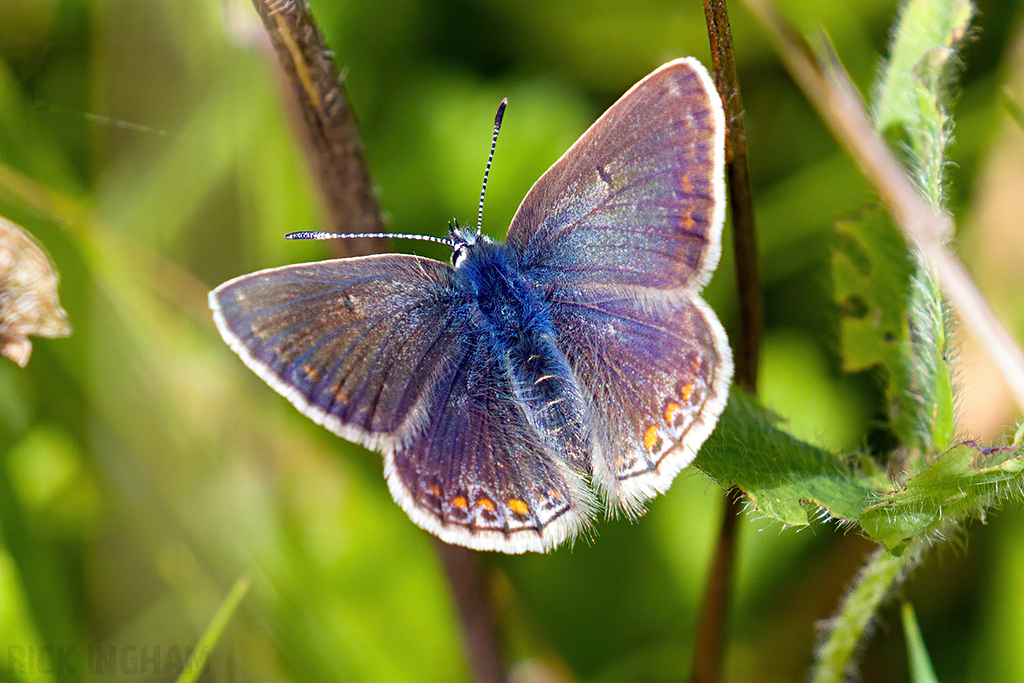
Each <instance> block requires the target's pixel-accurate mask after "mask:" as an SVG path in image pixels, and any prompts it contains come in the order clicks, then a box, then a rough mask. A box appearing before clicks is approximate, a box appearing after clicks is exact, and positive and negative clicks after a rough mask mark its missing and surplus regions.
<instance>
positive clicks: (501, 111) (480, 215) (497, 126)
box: [476, 97, 508, 237]
mask: <svg viewBox="0 0 1024 683" xmlns="http://www.w3.org/2000/svg"><path fill="white" fill-rule="evenodd" d="M507 105H508V98H507V97H506V98H504V99H502V100H501V104H499V105H498V113H497V114H495V115H494V135H492V136H491V153H490V154H488V155H487V166H486V167H485V168H484V186H483V187H482V188H481V189H480V207H479V208H478V209H477V213H476V236H477V237H479V236H480V231H481V230H483V227H484V194H486V193H487V176H488V174H490V172H491V162H492V161H494V148H495V147H497V146H498V131H500V130H501V117H503V116H504V115H505V107H506V106H507Z"/></svg>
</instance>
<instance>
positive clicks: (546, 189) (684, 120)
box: [508, 58, 725, 288]
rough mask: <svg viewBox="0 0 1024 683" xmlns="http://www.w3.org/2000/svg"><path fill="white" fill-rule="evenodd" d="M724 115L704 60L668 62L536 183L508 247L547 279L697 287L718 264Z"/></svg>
mask: <svg viewBox="0 0 1024 683" xmlns="http://www.w3.org/2000/svg"><path fill="white" fill-rule="evenodd" d="M724 122H725V118H724V114H723V113H722V106H721V102H720V100H719V99H718V95H717V93H716V92H715V89H714V86H713V84H712V82H711V79H710V78H709V77H708V74H707V72H706V71H705V70H704V67H703V66H701V64H700V62H698V61H696V60H695V59H691V58H688V59H679V60H676V61H674V62H669V63H668V64H666V65H664V66H662V67H661V68H659V69H658V70H657V71H655V72H654V73H652V74H651V75H649V76H648V77H647V78H645V79H644V80H642V81H640V82H639V83H637V84H636V85H635V86H633V88H632V89H630V90H629V92H627V93H626V94H625V95H623V96H622V98H621V99H619V101H618V102H616V103H615V104H614V105H612V107H611V108H610V109H608V111H606V112H605V113H604V114H603V115H602V116H601V117H600V118H599V119H598V120H597V121H596V122H595V123H594V125H592V126H591V127H590V128H589V129H588V130H587V131H586V132H585V133H584V134H583V135H582V137H580V139H579V140H577V141H576V143H575V144H574V145H573V146H572V147H571V148H569V151H567V152H566V153H565V154H563V155H562V157H561V158H560V159H559V160H558V161H556V162H555V163H554V165H553V166H552V167H551V168H549V169H548V170H547V171H546V172H545V173H544V175H543V176H541V178H540V179H539V180H538V181H537V182H536V183H535V184H534V186H533V187H532V188H531V189H530V192H529V193H528V194H527V195H526V198H525V199H524V200H523V203H522V205H521V206H520V207H519V210H518V211H517V212H516V215H515V216H514V217H513V219H512V224H511V226H510V227H509V231H508V243H509V244H511V245H513V246H515V247H517V248H518V249H519V250H520V251H521V252H522V253H523V255H524V257H525V258H524V261H525V263H527V264H529V268H530V272H531V273H532V274H533V276H534V277H535V278H537V279H538V280H541V281H551V282H560V283H572V284H573V285H575V286H582V285H585V284H588V283H605V284H615V285H627V286H642V287H657V288H672V287H691V288H693V287H699V286H700V285H703V284H704V282H705V281H706V280H707V279H708V278H709V277H710V274H711V272H712V271H713V270H714V268H715V266H716V265H717V264H718V257H719V253H720V244H721V229H722V221H723V219H724V216H725V204H724V188H723V170H722V169H723V156H724V144H725V143H724V130H725V123H724Z"/></svg>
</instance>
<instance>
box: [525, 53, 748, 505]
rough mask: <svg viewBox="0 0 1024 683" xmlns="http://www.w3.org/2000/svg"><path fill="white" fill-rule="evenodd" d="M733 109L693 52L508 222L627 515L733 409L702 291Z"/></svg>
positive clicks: (716, 237)
mask: <svg viewBox="0 0 1024 683" xmlns="http://www.w3.org/2000/svg"><path fill="white" fill-rule="evenodd" d="M723 157H724V115H723V113H722V108H721V103H720V100H719V98H718V95H717V94H716V92H715V89H714V85H713V84H712V82H711V79H710V78H709V77H708V74H707V72H706V71H705V70H704V67H703V66H701V65H700V63H699V62H697V61H696V60H693V59H682V60H677V61H674V62H670V63H669V64H666V65H665V66H663V67H661V68H660V69H658V70H657V71H655V72H654V73H652V74H651V75H650V76H648V77H647V78H645V79H644V80H643V81H641V82H640V83H638V84H637V85H636V86H634V87H633V88H632V89H631V90H630V91H629V92H627V93H626V94H625V95H624V96H623V97H622V98H621V99H620V100H619V101H618V102H616V103H615V104H614V105H613V106H612V107H611V108H610V109H609V110H608V111H607V112H605V114H604V115H602V116H601V118H600V119H598V120H597V122H596V123H595V124H594V125H593V126H591V127H590V129H589V130H587V132H585V133H584V134H583V136H582V137H581V138H580V139H579V140H578V141H577V142H576V144H574V145H573V147H572V148H571V149H570V150H569V151H568V152H566V153H565V155H563V156H562V158H560V159H559V160H558V161H557V162H555V164H554V165H553V166H552V167H551V168H550V169H549V170H548V171H547V172H546V173H545V174H544V175H543V176H542V177H541V178H540V180H538V181H537V182H536V184H534V186H533V188H532V189H531V190H530V192H529V194H527V196H526V199H524V200H523V204H522V206H520V208H519V211H518V212H517V213H516V215H515V217H514V218H513V221H512V225H511V227H510V228H509V234H508V241H509V243H510V244H512V245H514V246H516V247H517V248H518V249H520V250H521V251H522V253H523V254H524V264H525V265H524V272H525V273H526V274H527V275H528V276H529V277H531V278H533V279H534V281H535V282H537V283H538V286H539V287H540V288H542V289H543V290H544V291H547V292H548V300H549V301H550V302H551V306H552V316H553V319H554V323H555V327H556V329H557V330H558V337H559V345H560V347H561V348H562V349H563V350H564V351H565V353H566V356H567V357H568V358H569V360H570V362H571V363H572V365H573V368H574V371H575V374H576V376H577V379H578V382H579V384H580V386H581V387H584V388H585V390H586V391H587V392H589V397H588V404H589V410H590V412H591V422H592V424H594V425H595V430H596V433H595V435H594V436H595V453H594V458H593V463H592V467H593V474H594V479H595V480H596V482H597V483H598V485H599V486H600V487H601V488H602V489H603V490H604V492H605V494H606V498H607V499H608V500H609V502H610V503H611V504H617V505H619V506H621V507H623V508H625V509H626V510H627V511H628V512H630V513H634V514H635V513H639V512H641V511H642V510H643V501H644V500H646V499H647V498H650V497H653V496H654V495H656V494H657V493H659V492H663V491H665V490H666V489H667V488H668V487H669V486H670V485H671V483H672V480H673V479H674V477H675V476H676V474H677V473H678V472H679V471H680V470H681V469H682V468H683V467H685V466H686V465H687V464H689V463H690V462H691V461H692V460H693V458H694V457H696V453H697V451H698V449H699V448H700V446H701V444H702V443H703V442H704V440H705V439H706V438H707V436H708V435H709V434H710V433H711V431H712V429H713V428H714V426H715V424H716V422H717V420H718V416H719V415H720V414H721V412H722V410H723V409H724V407H725V403H726V399H727V395H728V387H729V382H730V380H731V377H732V357H731V352H730V349H729V345H728V340H727V338H726V336H725V332H724V330H723V329H722V326H721V324H720V323H719V321H718V319H717V317H716V316H715V314H714V312H713V311H712V310H711V309H710V307H708V306H707V304H706V303H704V301H703V300H702V299H701V298H700V289H701V288H702V287H703V285H704V283H705V282H706V280H707V279H708V278H709V277H710V274H711V272H712V271H713V270H714V267H715V265H717V263H718V257H719V253H720V244H721V229H722V221H723V219H724V190H723V164H724V159H723Z"/></svg>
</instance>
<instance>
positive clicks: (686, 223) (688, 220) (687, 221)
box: [683, 209, 697, 230]
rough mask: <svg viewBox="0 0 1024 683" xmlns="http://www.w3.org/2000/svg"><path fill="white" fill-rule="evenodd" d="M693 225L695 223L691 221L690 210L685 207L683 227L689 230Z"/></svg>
mask: <svg viewBox="0 0 1024 683" xmlns="http://www.w3.org/2000/svg"><path fill="white" fill-rule="evenodd" d="M695 225H697V224H696V223H694V222H693V216H692V215H691V214H690V210H689V209H686V210H685V211H683V227H684V228H686V229H687V230H690V229H692V228H693V226H695Z"/></svg>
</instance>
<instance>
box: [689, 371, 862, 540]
mask: <svg viewBox="0 0 1024 683" xmlns="http://www.w3.org/2000/svg"><path fill="white" fill-rule="evenodd" d="M695 465H696V466H697V467H698V468H699V469H701V470H702V471H703V472H704V473H705V474H707V475H708V476H710V477H711V478H713V479H714V480H715V481H717V482H718V483H719V484H721V485H722V486H723V487H732V486H735V487H738V488H739V489H740V490H742V491H743V492H744V493H745V494H746V495H747V497H748V498H749V499H750V502H751V503H752V504H753V506H754V508H756V509H757V510H758V511H759V512H760V513H761V514H763V515H765V516H766V517H769V518H771V519H775V520H777V521H780V522H782V523H784V524H787V525H793V526H806V525H808V524H809V523H810V522H811V520H812V519H813V518H814V517H818V516H822V515H824V516H827V517H835V518H839V519H842V520H853V519H856V518H857V517H858V516H859V515H860V512H861V511H862V510H863V509H864V508H865V507H866V506H867V505H869V504H870V503H871V502H872V501H873V500H874V499H873V497H872V496H873V493H872V486H871V484H870V481H871V479H870V478H869V477H868V475H867V474H865V473H864V472H863V471H857V470H856V469H855V467H854V464H853V463H852V462H849V461H844V460H843V459H841V458H839V457H838V456H836V455H833V454H832V453H829V452H828V451H825V450H823V449H820V448H817V447H815V446H812V445H810V444H807V443H804V442H803V441H800V440H798V439H796V438H794V437H793V436H791V435H789V434H787V433H786V432H784V431H782V430H781V429H779V428H778V427H777V426H776V425H775V423H774V420H773V419H772V418H771V417H770V416H769V413H768V412H767V411H766V410H765V409H764V408H762V407H760V406H759V405H757V403H756V402H755V401H754V399H753V398H751V397H749V396H747V395H746V394H745V393H743V392H742V391H739V390H734V391H733V392H732V394H731V395H730V397H729V405H728V407H727V409H726V411H725V413H724V414H723V415H722V417H721V419H720V421H719V424H718V427H717V428H716V429H715V432H714V433H713V434H712V435H711V437H710V438H709V439H708V441H707V443H705V444H704V448H703V449H702V450H701V452H700V456H699V457H698V458H697V461H696V463H695Z"/></svg>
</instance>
